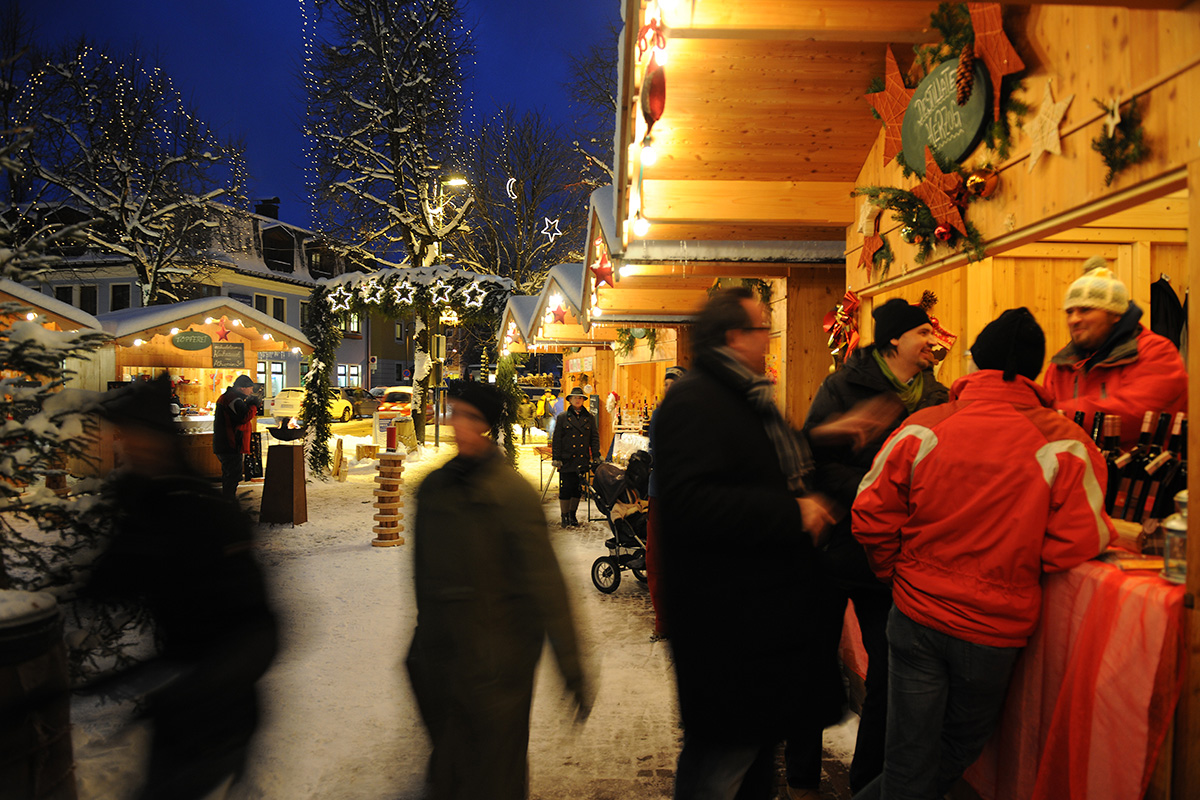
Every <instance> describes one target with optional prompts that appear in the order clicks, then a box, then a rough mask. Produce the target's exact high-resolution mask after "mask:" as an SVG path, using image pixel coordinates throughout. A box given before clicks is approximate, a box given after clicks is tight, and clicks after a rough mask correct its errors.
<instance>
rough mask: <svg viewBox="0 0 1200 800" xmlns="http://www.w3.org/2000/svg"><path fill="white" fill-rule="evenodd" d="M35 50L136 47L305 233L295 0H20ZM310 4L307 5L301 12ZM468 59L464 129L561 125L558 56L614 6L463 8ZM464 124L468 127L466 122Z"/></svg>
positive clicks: (500, 2) (590, 2) (596, 2)
mask: <svg viewBox="0 0 1200 800" xmlns="http://www.w3.org/2000/svg"><path fill="white" fill-rule="evenodd" d="M22 5H23V7H24V9H25V10H26V12H27V14H29V16H30V17H31V18H32V19H33V21H34V23H35V25H36V26H37V30H38V38H39V40H40V41H41V42H42V43H43V44H54V43H59V42H63V41H67V40H70V39H71V38H73V37H75V36H78V35H79V34H80V33H86V34H87V35H88V37H89V38H91V39H92V40H94V41H96V42H98V43H100V44H111V45H113V46H114V47H117V48H129V47H131V46H133V45H135V44H136V45H137V46H138V48H139V49H140V51H141V53H142V55H143V57H144V58H146V59H148V60H150V61H152V62H153V61H155V60H157V62H158V63H159V64H160V65H161V66H162V67H163V69H164V70H166V71H167V72H168V74H170V75H171V77H172V79H173V80H174V81H175V84H176V88H178V89H179V91H180V93H181V94H182V95H183V98H184V100H185V102H187V103H189V104H191V105H193V106H194V107H196V108H197V109H198V111H199V114H200V116H201V118H202V119H204V120H205V121H206V122H208V123H209V124H210V125H211V126H212V127H213V128H215V129H216V130H218V131H219V132H220V134H221V135H222V136H240V137H242V138H244V139H245V141H246V146H247V160H248V162H249V167H250V170H251V172H252V174H253V176H254V178H253V183H252V185H251V197H252V198H256V197H268V196H272V195H275V196H279V197H280V198H282V204H281V207H280V217H282V218H283V219H284V220H285V221H287V222H291V223H293V224H297V225H301V226H306V227H307V226H310V225H311V220H310V218H309V208H308V203H307V201H306V200H305V198H304V178H303V168H304V165H303V147H304V141H303V137H302V135H301V132H300V125H301V123H302V117H303V112H304V104H303V88H302V86H301V85H300V83H299V80H298V78H297V77H296V76H297V74H298V72H299V65H300V63H301V58H302V44H303V26H302V19H301V4H300V0H253V1H252V2H245V0H168V2H163V0H41V2H37V0H22ZM312 5H313V4H312V2H311V0H310V2H308V3H307V6H308V7H309V8H310V9H311V8H312ZM461 8H462V9H463V13H464V18H465V20H466V22H467V25H468V27H469V28H470V29H471V30H472V31H473V34H474V44H475V47H476V50H477V55H476V63H475V66H474V73H475V76H474V77H473V78H471V79H470V80H468V81H467V83H466V84H465V86H464V98H465V100H466V102H468V103H471V104H472V105H473V114H468V120H467V121H468V124H474V123H476V122H478V121H480V120H482V119H485V118H487V117H489V116H491V115H492V114H493V113H494V112H495V110H496V109H497V108H498V107H499V106H504V105H512V106H513V107H514V109H516V110H517V111H518V112H521V111H524V110H526V109H535V110H541V111H543V112H544V113H545V114H546V116H547V117H549V118H550V119H551V120H552V121H553V122H555V123H558V124H562V125H567V124H569V122H570V115H569V110H568V99H567V93H566V90H565V89H564V88H563V84H564V83H565V82H566V81H567V78H568V61H567V55H566V54H567V53H568V52H570V53H583V52H585V51H586V50H587V48H588V47H590V46H591V44H592V43H593V42H596V41H600V40H602V39H604V38H606V37H607V36H608V29H609V25H608V22H609V20H612V22H613V23H614V24H616V23H618V22H619V18H620V6H619V2H618V0H569V1H568V2H565V3H544V2H533V0H464V2H463V4H462V6H461ZM472 117H474V120H472V119H471V118H472Z"/></svg>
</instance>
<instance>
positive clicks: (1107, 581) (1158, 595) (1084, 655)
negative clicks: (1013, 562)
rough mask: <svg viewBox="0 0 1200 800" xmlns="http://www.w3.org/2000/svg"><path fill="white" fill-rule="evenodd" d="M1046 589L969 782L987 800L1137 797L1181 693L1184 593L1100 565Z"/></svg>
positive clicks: (1049, 582)
mask: <svg viewBox="0 0 1200 800" xmlns="http://www.w3.org/2000/svg"><path fill="white" fill-rule="evenodd" d="M1043 587H1044V597H1043V602H1042V621H1041V624H1040V625H1039V627H1038V630H1037V632H1036V633H1035V634H1034V636H1033V638H1032V639H1031V640H1030V642H1029V646H1028V647H1027V648H1026V649H1025V652H1024V653H1023V654H1022V656H1021V659H1020V661H1019V662H1018V663H1017V668H1016V672H1015V674H1014V676H1013V681H1012V684H1011V686H1010V687H1009V693H1008V699H1007V701H1006V704H1005V709H1004V717H1003V720H1002V722H1001V727H1000V730H999V731H997V734H996V736H994V737H993V739H992V741H991V742H990V743H989V744H988V746H987V748H986V749H985V750H984V753H983V755H982V756H981V757H980V759H979V761H978V762H976V763H975V765H974V766H973V767H971V769H970V770H969V771H968V772H967V775H966V777H967V780H968V781H969V782H970V783H971V785H972V786H974V787H975V790H976V791H977V792H979V794H980V796H981V797H982V798H984V800H1107V799H1108V798H1111V799H1112V800H1129V798H1139V797H1142V796H1143V795H1144V794H1145V791H1146V787H1147V785H1148V784H1149V781H1150V776H1151V773H1152V772H1153V770H1154V765H1155V762H1156V760H1157V758H1158V753H1159V750H1160V749H1161V747H1162V742H1163V739H1164V737H1165V736H1166V733H1167V730H1168V729H1169V727H1170V725H1171V721H1172V716H1173V713H1174V710H1175V703H1176V701H1177V700H1178V698H1179V692H1180V687H1181V684H1182V677H1183V669H1182V665H1181V658H1182V654H1183V625H1182V608H1183V595H1184V587H1182V586H1173V585H1171V584H1168V583H1166V582H1164V581H1162V580H1161V579H1159V578H1158V577H1157V576H1155V575H1153V574H1152V573H1146V572H1140V573H1139V572H1122V571H1121V570H1119V569H1117V568H1116V567H1113V566H1111V565H1108V564H1102V563H1099V562H1088V563H1087V564H1083V565H1081V566H1079V567H1076V568H1075V569H1073V570H1071V571H1070V572H1067V573H1063V574H1061V575H1050V576H1047V577H1046V578H1045V580H1044V583H1043Z"/></svg>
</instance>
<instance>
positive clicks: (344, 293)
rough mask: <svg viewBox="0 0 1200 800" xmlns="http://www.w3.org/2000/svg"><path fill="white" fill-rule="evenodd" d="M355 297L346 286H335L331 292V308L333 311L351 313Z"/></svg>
mask: <svg viewBox="0 0 1200 800" xmlns="http://www.w3.org/2000/svg"><path fill="white" fill-rule="evenodd" d="M353 299H354V295H353V294H352V293H351V292H350V291H348V290H347V289H346V287H345V286H335V287H333V289H332V290H330V292H329V307H330V308H331V309H333V311H335V312H338V311H349V310H350V302H351V301H352V300H353Z"/></svg>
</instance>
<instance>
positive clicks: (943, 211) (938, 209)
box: [912, 147, 967, 236]
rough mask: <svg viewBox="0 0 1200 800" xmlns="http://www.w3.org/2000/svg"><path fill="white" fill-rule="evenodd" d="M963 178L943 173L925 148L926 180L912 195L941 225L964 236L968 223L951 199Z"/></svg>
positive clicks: (915, 188) (915, 187) (914, 188)
mask: <svg viewBox="0 0 1200 800" xmlns="http://www.w3.org/2000/svg"><path fill="white" fill-rule="evenodd" d="M961 181H962V178H961V177H960V176H959V175H958V174H957V173H955V174H951V175H947V174H946V173H944V172H942V168H941V167H939V166H938V164H937V161H936V160H935V159H934V157H933V153H932V151H930V149H929V148H928V147H926V148H925V180H923V181H921V182H920V183H919V184H917V185H916V186H914V187H913V190H912V193H913V194H915V195H916V196H917V198H918V199H920V201H921V202H922V203H924V204H925V205H927V206H929V213H930V214H932V215H933V218H934V219H935V220H937V221H938V222H939V223H945V224H946V225H949V226H950V227H952V228H954V229H955V230H957V231H958V232H959V233H961V234H963V235H964V236H965V235H966V233H967V223H966V222H964V221H963V218H962V214H961V213H960V212H959V210H958V206H957V205H955V203H954V201H953V200H952V199H951V197H950V193H951V192H952V191H954V192H957V186H958V185H959V183H961Z"/></svg>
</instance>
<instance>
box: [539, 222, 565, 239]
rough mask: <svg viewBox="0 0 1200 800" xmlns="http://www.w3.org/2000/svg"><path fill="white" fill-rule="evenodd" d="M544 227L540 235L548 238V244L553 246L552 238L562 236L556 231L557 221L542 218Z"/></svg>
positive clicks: (560, 232)
mask: <svg viewBox="0 0 1200 800" xmlns="http://www.w3.org/2000/svg"><path fill="white" fill-rule="evenodd" d="M544 219H545V220H546V226H545V227H544V228H542V233H544V234H546V235H547V236H549V237H550V244H554V237H556V236H562V231H560V230H559V229H558V220H551V219H550V218H549V217H545V218H544Z"/></svg>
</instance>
